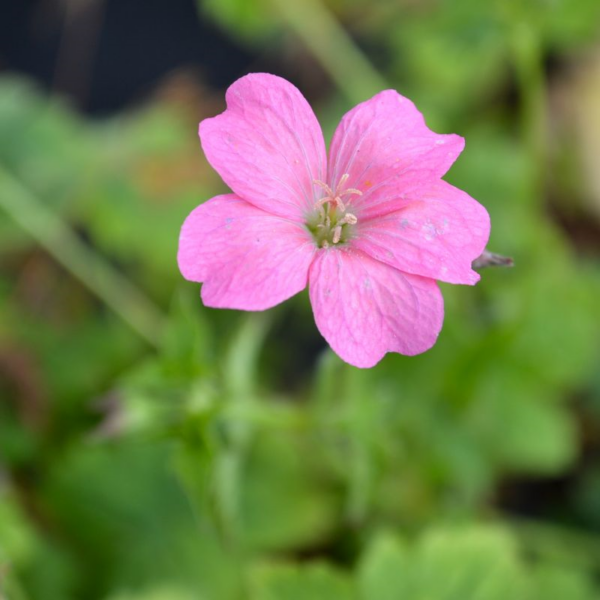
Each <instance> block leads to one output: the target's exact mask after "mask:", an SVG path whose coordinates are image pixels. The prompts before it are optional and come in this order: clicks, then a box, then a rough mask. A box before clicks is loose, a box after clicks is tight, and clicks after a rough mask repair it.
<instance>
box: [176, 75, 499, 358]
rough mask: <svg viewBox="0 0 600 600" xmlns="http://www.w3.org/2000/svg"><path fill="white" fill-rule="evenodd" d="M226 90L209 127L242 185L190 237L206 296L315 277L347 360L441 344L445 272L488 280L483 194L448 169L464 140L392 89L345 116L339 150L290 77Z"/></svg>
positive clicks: (206, 208) (284, 294)
mask: <svg viewBox="0 0 600 600" xmlns="http://www.w3.org/2000/svg"><path fill="white" fill-rule="evenodd" d="M226 99H227V110H226V111H225V112H223V113H222V114H220V115H218V116H217V117H214V118H212V119H206V120H204V121H202V123H200V139H201V142H202V147H203V149H204V152H205V154H206V157H207V158H208V161H209V162H210V164H211V165H212V166H213V167H214V168H215V169H216V170H217V171H218V173H219V174H220V175H221V177H222V178H223V180H224V181H225V183H226V184H227V185H228V186H229V187H230V188H231V189H232V190H233V193H231V194H225V195H222V196H216V197H215V198H212V199H211V200H208V201H207V202H205V203H204V204H202V205H201V206H199V207H198V208H196V209H195V210H194V211H193V212H192V213H191V214H190V215H189V217H188V218H187V220H186V221H185V223H184V225H183V228H182V230H181V237H180V240H179V253H178V261H179V267H180V269H181V272H182V273H183V275H184V277H185V278H186V279H189V280H191V281H197V282H204V284H203V286H202V300H203V301H204V304H206V305H207V306H212V307H217V308H235V309H241V310H264V309H267V308H270V307H272V306H275V305H276V304H279V303H280V302H283V301H284V300H286V299H287V298H290V297H291V296H293V295H294V294H296V293H298V292H300V291H301V290H303V289H304V288H305V287H306V286H307V285H308V286H309V290H310V301H311V303H312V307H313V312H314V316H315V321H316V324H317V327H318V328H319V331H320V332H321V334H322V335H323V337H324V338H325V339H326V340H327V341H328V342H329V344H330V345H331V347H332V348H333V350H334V351H335V352H336V353H337V354H338V355H339V356H340V357H341V358H342V359H344V360H345V361H347V362H348V363H350V364H352V365H355V366H357V367H371V366H373V365H375V364H376V363H377V362H379V360H381V358H382V357H383V356H384V354H385V353H386V352H399V353H401V354H407V355H414V354H419V353H421V352H424V351H426V350H428V349H429V348H431V346H433V344H434V343H435V341H436V339H437V336H438V334H439V332H440V329H441V327H442V321H443V318H444V304H443V298H442V295H441V293H440V290H439V288H438V285H437V283H436V281H435V280H436V279H439V280H441V281H446V282H450V283H464V284H470V285H472V284H474V283H476V282H477V281H478V280H479V275H477V273H475V272H474V271H473V270H472V269H471V262H472V261H473V260H474V259H475V258H476V257H477V256H479V255H480V254H481V252H482V251H483V249H484V248H485V244H486V242H487V239H488V236H489V230H490V223H489V217H488V214H487V212H486V210H485V208H483V207H482V206H481V205H480V204H479V203H478V202H476V201H475V200H473V198H471V197H470V196H468V195H467V194H466V193H465V192H463V191H461V190H459V189H457V188H455V187H453V186H451V185H450V184H448V183H446V182H445V181H442V179H441V177H442V176H443V175H444V174H445V173H446V171H447V170H448V169H449V168H450V166H451V165H452V163H453V162H454V161H455V160H456V158H457V157H458V155H459V154H460V153H461V151H462V149H463V147H464V140H463V139H462V138H461V137H459V136H457V135H439V134H436V133H433V132H432V131H431V130H429V129H428V128H427V126H426V125H425V122H424V120H423V117H422V115H421V113H419V111H418V110H417V109H416V108H415V106H414V104H413V103H412V102H410V100H407V99H406V98H404V97H402V96H400V95H399V94H398V93H397V92H395V91H394V90H386V91H384V92H381V93H379V94H377V95H376V96H374V97H373V98H371V99H370V100H367V101H366V102H363V103H362V104H359V105H358V106H356V107H355V108H354V109H352V110H351V111H350V112H349V113H347V114H346V115H345V116H344V118H343V119H342V121H341V123H340V124H339V126H338V128H337V130H336V132H335V134H334V136H333V141H332V143H331V148H330V150H329V160H327V157H326V150H325V142H324V140H323V134H322V132H321V128H320V127H319V123H318V122H317V119H316V117H315V115H314V113H313V111H312V110H311V108H310V106H309V104H308V102H307V101H306V100H305V99H304V97H303V96H302V94H301V93H300V92H299V91H298V90H297V89H296V88H295V87H294V86H293V85H292V84H291V83H289V82H287V81H286V80H284V79H281V78H279V77H276V76H274V75H267V74H262V73H256V74H251V75H247V76H246V77H242V78H241V79H239V80H238V81H236V82H235V83H234V84H233V85H232V86H231V87H230V88H229V89H228V90H227V96H226Z"/></svg>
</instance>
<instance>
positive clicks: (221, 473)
mask: <svg viewBox="0 0 600 600" xmlns="http://www.w3.org/2000/svg"><path fill="white" fill-rule="evenodd" d="M270 318H271V315H270V314H267V313H250V314H248V315H247V317H246V318H245V320H244V322H243V324H242V326H241V327H240V328H239V330H238V331H237V332H236V335H235V336H234V338H233V339H232V341H231V342H230V345H229V349H228V352H227V353H226V356H225V361H224V365H223V366H224V376H223V381H224V383H225V387H226V398H227V404H228V407H231V408H236V409H238V410H240V411H243V410H245V409H247V410H248V411H252V409H253V408H254V407H253V405H254V403H255V388H256V373H257V371H258V366H257V361H258V356H259V354H260V350H261V348H262V345H263V342H264V339H265V336H266V334H267V332H268V330H269V326H270ZM226 413H227V411H224V414H225V415H226ZM223 428H224V431H225V437H226V444H225V447H224V449H223V450H222V452H221V453H220V454H219V456H218V458H217V464H216V466H215V469H216V471H215V477H216V481H215V485H216V495H217V499H218V509H219V511H220V513H219V516H220V518H221V522H222V527H223V530H224V534H225V536H226V539H227V541H229V542H230V543H231V544H232V545H233V548H232V550H235V549H236V547H238V545H239V544H238V539H239V531H240V523H239V516H240V510H239V500H240V497H241V484H242V472H243V469H244V466H245V461H246V455H247V451H248V447H249V445H250V442H251V439H252V432H253V429H254V427H253V424H252V423H251V422H250V421H248V420H240V419H228V418H227V417H226V416H225V419H224V424H223ZM240 560H241V558H240Z"/></svg>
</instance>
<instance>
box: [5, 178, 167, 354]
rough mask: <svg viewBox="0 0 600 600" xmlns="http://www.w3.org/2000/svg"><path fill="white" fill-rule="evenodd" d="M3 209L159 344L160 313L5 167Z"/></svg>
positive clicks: (135, 327)
mask: <svg viewBox="0 0 600 600" xmlns="http://www.w3.org/2000/svg"><path fill="white" fill-rule="evenodd" d="M0 208H2V209H3V210H4V211H5V212H6V213H7V214H8V215H9V216H10V217H11V218H12V219H13V221H15V223H17V224H18V225H19V226H20V227H21V228H22V229H24V230H25V231H26V232H27V233H28V234H29V235H31V237H32V238H34V239H35V241H36V242H37V243H38V244H39V245H40V246H42V247H43V248H45V249H46V250H47V251H48V252H49V253H50V254H51V255H52V256H53V257H54V258H55V259H56V260H57V261H58V262H59V263H60V264H61V265H62V266H63V267H64V268H65V269H67V270H68V271H70V272H71V273H72V274H73V275H74V276H75V277H77V279H79V280H80V281H81V282H82V283H83V284H84V285H85V286H86V287H87V288H88V289H89V290H90V291H91V292H93V293H94V294H96V296H98V297H99V298H100V299H101V300H102V301H104V302H105V304H106V305H107V306H109V307H110V308H111V309H112V310H113V311H114V312H115V313H116V314H117V315H118V316H119V317H121V319H123V321H124V322H125V323H126V324H127V325H129V327H130V328H131V329H132V330H133V331H135V332H136V333H137V334H138V335H139V336H140V337H142V338H143V339H144V340H145V341H146V342H148V343H149V344H151V345H152V346H158V345H159V342H160V340H161V336H162V331H163V327H164V324H165V317H164V315H163V314H162V313H161V311H160V309H159V308H158V307H157V306H155V305H154V304H153V303H152V302H151V301H150V300H149V299H148V298H147V297H146V296H145V295H144V294H143V293H142V292H141V291H140V290H139V289H138V288H137V287H135V286H134V285H133V284H132V283H131V281H130V280H129V279H127V278H126V277H125V276H124V275H122V274H121V273H119V272H118V271H117V270H116V269H114V268H113V267H112V266H111V265H110V264H109V263H108V262H107V261H106V260H104V258H103V257H102V256H101V255H100V254H98V253H96V252H94V251H93V250H91V249H90V248H89V247H88V246H86V245H85V244H84V243H82V242H81V241H80V240H79V238H78V237H77V236H76V235H75V233H74V232H73V230H72V229H71V228H70V227H69V225H68V224H67V223H66V222H65V221H64V220H63V219H62V218H61V217H60V216H59V215H58V214H56V213H55V212H54V211H52V210H50V209H49V208H47V207H46V205H45V204H44V203H43V202H42V201H40V200H39V199H38V198H37V197H36V196H35V194H33V193H32V192H31V191H30V190H28V189H27V188H26V187H25V186H24V185H22V184H21V183H20V182H19V181H18V180H17V179H15V178H14V177H13V176H12V175H11V174H10V173H9V172H8V171H7V170H6V169H5V168H3V167H2V166H0Z"/></svg>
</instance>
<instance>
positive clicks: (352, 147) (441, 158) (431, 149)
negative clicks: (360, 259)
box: [329, 90, 464, 218]
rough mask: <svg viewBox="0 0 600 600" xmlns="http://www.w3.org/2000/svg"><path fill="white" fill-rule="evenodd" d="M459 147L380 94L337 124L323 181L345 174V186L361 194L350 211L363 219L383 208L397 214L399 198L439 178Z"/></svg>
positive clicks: (403, 102) (405, 105)
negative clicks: (327, 171) (326, 176)
mask: <svg viewBox="0 0 600 600" xmlns="http://www.w3.org/2000/svg"><path fill="white" fill-rule="evenodd" d="M463 148H464V140H463V138H461V137H460V136H458V135H454V134H450V135H440V134H437V133H434V132H433V131H431V130H430V129H429V128H428V127H427V125H426V124H425V121H424V119H423V115H422V114H421V113H420V112H419V111H418V110H417V108H416V107H415V105H414V104H413V103H412V102H411V101H410V100H408V99H407V98H404V97H403V96H401V95H400V94H398V93H397V92H396V91H394V90H386V91H383V92H380V93H379V94H377V95H376V96H374V97H373V98H371V99H370V100H367V101H366V102H363V103H362V104H359V105H358V106H356V107H355V108H354V109H352V110H351V111H350V112H348V113H346V115H345V116H344V118H343V119H342V121H341V122H340V124H339V126H338V128H337V130H336V132H335V134H334V136H333V140H332V143H331V149H330V151H329V181H330V182H332V184H333V185H335V183H336V182H337V181H339V180H340V178H341V177H342V175H343V174H344V173H348V174H349V175H350V177H349V178H348V180H347V186H348V187H350V188H357V189H359V190H360V191H362V196H359V197H355V198H353V199H352V205H353V208H354V210H355V211H357V213H358V214H359V215H362V216H363V218H367V217H370V216H373V215H375V214H380V213H381V210H382V209H383V208H384V207H385V210H386V211H387V212H390V211H392V210H397V209H398V208H399V204H398V203H399V202H400V205H401V201H402V198H401V193H407V192H410V191H411V190H412V189H413V188H414V187H415V186H418V185H422V184H423V183H424V182H431V181H433V180H436V179H439V178H441V177H442V176H443V175H444V174H445V173H446V172H447V171H448V169H449V168H450V166H451V165H452V163H453V162H454V161H455V160H456V158H457V157H458V155H459V154H460V153H461V152H462V150H463ZM390 202H392V206H387V205H388V204H389V203H390ZM353 212H354V211H353Z"/></svg>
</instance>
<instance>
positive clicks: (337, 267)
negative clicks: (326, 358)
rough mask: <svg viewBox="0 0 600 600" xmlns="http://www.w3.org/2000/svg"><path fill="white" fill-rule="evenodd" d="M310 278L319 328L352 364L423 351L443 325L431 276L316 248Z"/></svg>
mask: <svg viewBox="0 0 600 600" xmlns="http://www.w3.org/2000/svg"><path fill="white" fill-rule="evenodd" d="M309 282H310V283H309V290H310V300H311V303H312V307H313V312H314V315H315V321H316V323H317V327H318V328H319V331H320V332H321V334H322V335H323V337H324V338H325V339H326V340H327V341H328V342H329V344H330V345H331V347H332V348H333V350H334V351H335V352H336V353H337V354H338V355H339V356H340V357H341V358H342V359H343V360H345V361H346V362H348V363H350V364H351V365H354V366H356V367H372V366H373V365H375V364H376V363H378V362H379V361H380V360H381V358H382V357H383V356H384V354H385V353H386V352H400V353H401V354H407V355H414V354H419V353H421V352H425V350H428V349H429V348H431V346H433V344H434V343H435V341H436V339H437V336H438V334H439V332H440V329H441V328H442V321H443V319H444V301H443V298H442V294H441V292H440V290H439V288H438V286H437V284H436V282H435V281H434V280H433V279H426V278H424V277H418V276H415V275H408V274H406V273H401V272H400V271H398V270H397V269H394V268H393V267H390V266H388V265H385V264H383V263H381V262H379V261H377V260H374V259H373V258H371V257H370V256H367V255H366V254H363V253H362V252H358V251H355V250H352V249H351V248H335V249H329V250H322V251H320V252H319V254H318V255H317V257H316V258H315V261H314V262H313V264H312V266H311V268H310V273H309Z"/></svg>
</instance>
